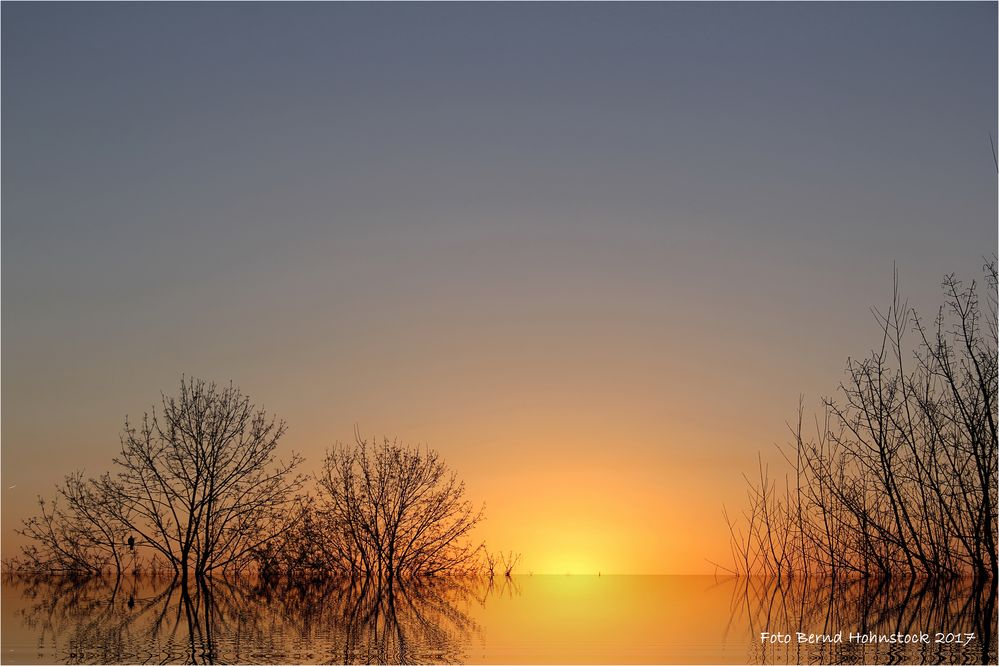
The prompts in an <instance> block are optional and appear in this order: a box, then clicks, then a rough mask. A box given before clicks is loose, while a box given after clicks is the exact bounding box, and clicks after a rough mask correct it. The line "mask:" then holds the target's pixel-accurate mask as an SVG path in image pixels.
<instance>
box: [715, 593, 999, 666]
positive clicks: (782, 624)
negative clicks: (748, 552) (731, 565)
mask: <svg viewBox="0 0 999 666" xmlns="http://www.w3.org/2000/svg"><path fill="white" fill-rule="evenodd" d="M995 622H996V587H995V583H994V581H992V580H989V579H984V580H975V579H972V578H953V579H948V580H932V579H925V578H924V579H918V578H906V577H902V578H894V579H880V580H878V579H871V578H868V579H863V578H860V579H856V578H855V579H849V580H844V579H839V580H835V579H828V578H826V579H818V580H816V579H812V580H809V581H795V582H790V583H789V582H787V581H785V582H783V583H781V582H779V581H777V580H776V579H773V578H762V577H743V578H739V579H736V580H735V593H734V594H733V597H732V617H731V622H730V627H732V626H740V627H745V626H746V625H748V626H749V629H750V635H751V636H753V637H754V641H753V644H754V648H755V649H754V651H753V653H752V655H751V661H755V662H758V663H774V662H785V663H823V664H840V663H860V664H865V663H976V664H978V663H981V664H987V663H994V662H995V660H996V629H995ZM764 631H768V632H783V633H787V634H791V639H790V642H789V643H787V644H780V643H767V642H763V641H761V640H760V634H761V632H764ZM797 632H803V633H805V634H806V635H807V634H812V633H814V634H820V635H835V634H836V633H837V632H842V635H843V643H839V644H833V643H826V644H811V645H810V644H808V643H804V644H802V643H799V642H798V640H797V636H796V633H797ZM871 632H873V633H874V634H876V635H882V634H883V635H891V634H896V633H901V634H910V635H911V634H920V633H922V634H928V636H929V641H930V642H929V643H928V644H927V643H918V644H908V645H906V644H890V643H880V644H871V643H867V644H865V643H861V642H852V643H851V642H849V640H848V638H849V635H850V634H851V633H857V634H868V633H871ZM937 632H941V633H943V634H947V633H952V632H957V633H961V634H965V633H973V634H974V635H975V638H974V639H973V640H972V641H971V642H970V643H969V644H967V645H960V644H957V643H949V644H948V643H937V642H935V639H936V638H937V636H936V634H937Z"/></svg>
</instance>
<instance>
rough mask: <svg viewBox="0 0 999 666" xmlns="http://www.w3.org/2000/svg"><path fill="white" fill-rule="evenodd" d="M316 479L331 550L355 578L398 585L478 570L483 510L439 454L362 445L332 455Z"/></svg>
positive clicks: (390, 444) (397, 446) (385, 443)
mask: <svg viewBox="0 0 999 666" xmlns="http://www.w3.org/2000/svg"><path fill="white" fill-rule="evenodd" d="M317 480H318V482H319V487H320V489H321V490H322V493H321V494H320V503H321V505H322V509H323V512H324V515H325V517H326V520H327V529H328V530H329V531H331V532H332V536H331V538H330V543H332V544H334V547H335V548H336V549H337V551H338V553H339V555H340V557H341V558H342V559H343V561H344V562H345V563H346V566H347V567H348V568H349V570H350V571H351V572H353V573H356V574H360V575H364V576H369V577H377V578H379V579H382V578H384V579H388V580H393V579H395V578H401V577H404V576H415V575H434V574H441V573H454V572H457V571H460V570H463V569H465V568H471V567H472V565H473V562H474V559H475V558H476V556H477V554H478V552H479V550H480V548H481V546H480V545H473V544H472V543H470V542H469V540H468V539H469V536H470V533H471V531H472V529H473V528H474V527H475V526H476V524H478V522H479V521H480V520H482V516H483V514H482V510H481V509H478V510H477V509H475V508H474V507H473V506H472V504H471V502H469V501H468V500H466V499H465V486H464V483H462V482H460V481H458V479H457V477H456V476H455V474H454V473H453V472H449V471H448V469H447V466H446V465H445V464H444V461H443V460H441V459H440V457H439V456H438V454H437V453H436V452H435V451H432V450H430V449H421V448H407V447H404V446H403V445H401V444H399V443H397V442H390V441H388V440H384V441H383V442H382V443H381V444H369V443H368V442H366V441H363V440H361V439H360V438H358V441H357V444H356V445H355V446H351V447H346V446H342V445H337V446H335V447H334V448H333V449H332V450H330V451H328V452H327V455H326V459H325V460H324V462H323V467H322V470H321V471H320V473H319V475H318V477H317Z"/></svg>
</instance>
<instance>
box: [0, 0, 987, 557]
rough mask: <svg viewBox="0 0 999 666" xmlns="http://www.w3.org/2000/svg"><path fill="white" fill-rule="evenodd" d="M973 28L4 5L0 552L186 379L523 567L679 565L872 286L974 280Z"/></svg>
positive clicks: (840, 14)
mask: <svg viewBox="0 0 999 666" xmlns="http://www.w3.org/2000/svg"><path fill="white" fill-rule="evenodd" d="M996 7H997V6H996V3H953V4H950V3H943V4H937V3H918V4H909V3H889V4H868V3H819V4H792V3H775V4H757V3H749V4H739V5H733V4H725V3H706V4H628V5H622V4H600V3H597V4H593V3H587V4H563V3H556V4H520V3H510V4H451V3H445V4H422V3H415V4H389V3H375V4H313V3H306V4H293V5H287V4H257V3H254V4H237V3H215V4H195V3H176V4H160V3H154V4H145V3H143V4H119V3H114V4H94V3H82V4H56V3H39V4H21V3H11V2H5V3H3V6H2V8H0V11H2V19H3V20H2V83H3V90H2V106H3V109H2V110H3V113H2V130H3V139H4V141H3V145H2V151H3V155H2V157H3V174H2V178H3V181H2V182H3V201H2V203H3V211H2V212H3V217H2V298H3V301H2V315H3V347H2V380H3V400H2V483H3V487H2V535H0V537H2V554H3V556H4V557H9V556H11V555H13V554H15V553H16V551H17V547H18V546H19V545H20V541H19V537H17V536H16V535H15V534H14V531H13V530H14V528H15V527H17V525H18V524H19V520H20V519H21V518H23V517H24V516H25V515H27V514H28V513H30V512H31V511H32V506H33V501H34V498H35V496H36V495H37V494H39V493H42V494H46V495H48V494H50V493H51V490H52V487H53V485H54V483H55V482H56V481H58V480H59V479H60V478H61V477H62V475H63V474H65V473H68V472H70V471H72V470H73V469H75V468H84V469H86V471H87V472H90V473H95V474H96V473H99V472H101V471H104V470H105V469H108V468H109V465H110V460H111V458H112V457H113V456H114V454H115V453H116V451H117V449H118V433H119V431H120V429H121V424H122V420H123V418H124V416H125V415H126V414H131V415H133V416H136V415H139V414H141V413H142V412H143V411H144V410H146V409H148V408H149V407H150V406H151V405H152V404H153V403H154V402H156V401H157V399H158V396H159V392H160V391H161V390H162V391H165V392H168V393H170V392H174V391H175V390H176V388H177V386H178V384H179V381H180V377H181V374H182V373H185V374H187V375H188V376H192V375H193V376H197V377H203V378H206V379H215V380H219V381H228V380H232V381H234V382H235V383H236V384H237V385H239V386H240V387H241V388H242V389H243V391H244V392H246V393H248V394H249V395H250V396H251V397H252V398H253V399H254V400H255V401H256V402H257V403H258V404H263V405H265V406H266V407H267V408H268V409H269V410H272V411H274V412H276V413H277V414H278V415H280V416H281V417H283V418H285V419H286V420H287V421H288V423H289V431H288V435H287V437H286V439H285V441H284V443H283V448H284V449H285V450H286V451H287V450H290V449H296V450H298V451H301V452H302V453H303V454H305V456H306V457H307V459H308V461H309V464H310V469H311V468H314V467H312V466H314V465H317V464H318V462H319V460H320V458H321V456H322V450H323V449H324V447H326V446H328V445H330V444H332V443H333V442H335V441H337V440H340V441H350V440H351V439H352V437H353V434H352V433H353V428H354V424H357V426H358V427H359V429H360V431H361V432H362V433H364V434H365V435H368V436H382V435H387V436H390V437H394V436H398V437H400V438H402V439H403V440H404V441H406V442H410V443H414V444H415V443H426V444H429V445H431V446H433V447H434V448H436V449H438V450H439V451H440V452H441V453H442V454H443V455H444V457H445V459H446V460H447V461H448V463H449V464H450V465H451V466H452V467H453V468H455V469H456V470H457V471H458V472H459V473H460V474H461V476H462V477H463V478H464V479H465V480H466V482H467V488H468V492H469V494H470V496H471V497H472V498H474V499H476V500H481V501H484V502H485V503H486V505H487V513H488V520H487V522H486V523H485V524H484V525H483V527H482V536H483V538H485V539H486V540H487V541H488V543H489V544H490V546H492V547H493V548H503V549H514V550H520V551H522V552H523V553H524V567H523V569H524V571H528V570H530V571H534V572H536V573H543V572H549V573H564V572H567V571H568V572H574V573H593V572H596V571H598V570H599V571H602V572H604V573H698V572H705V571H706V572H710V571H712V567H711V566H710V565H708V564H707V563H706V562H705V560H704V558H705V557H711V558H723V557H725V556H726V554H727V552H728V551H727V546H726V544H727V541H726V539H727V532H726V528H725V525H724V522H723V520H722V516H721V507H722V504H723V503H726V504H728V505H729V506H730V507H733V508H734V507H737V506H738V505H739V504H740V501H741V498H742V497H743V495H744V492H743V481H742V477H741V475H742V473H743V472H749V471H752V470H753V468H754V466H755V462H756V455H757V451H760V450H762V451H764V453H765V454H766V455H770V456H774V455H775V454H774V453H773V452H774V448H773V445H774V443H776V442H782V441H785V440H786V434H787V431H786V426H785V421H787V420H789V419H791V418H793V417H794V416H795V410H796V408H797V402H798V396H799V394H804V396H805V399H806V401H807V402H808V404H809V405H811V406H813V407H814V406H815V405H816V404H817V402H818V400H819V399H820V398H821V396H823V395H829V394H831V393H833V392H834V391H835V389H836V386H837V384H838V382H839V381H840V379H841V378H842V376H843V374H842V370H843V367H844V364H845V361H846V359H847V357H848V356H851V355H852V356H863V355H864V354H866V353H867V352H868V350H869V349H870V348H871V347H872V346H873V345H874V344H875V343H876V342H877V328H876V325H875V323H874V321H873V320H872V318H871V316H870V311H869V309H870V307H872V306H875V305H879V304H884V303H885V302H886V301H887V300H888V299H890V297H891V289H892V263H893V262H895V264H896V265H897V266H898V270H899V273H900V276H901V280H902V287H903V290H904V292H905V294H906V295H907V296H908V297H909V298H910V301H911V302H912V303H913V304H914V305H917V306H919V307H921V308H922V309H923V310H924V311H929V309H930V308H931V307H935V304H937V303H938V302H940V300H941V299H940V297H939V283H940V280H941V278H942V277H943V275H944V274H945V273H948V272H957V273H959V274H961V275H964V276H967V277H969V278H971V277H978V276H980V275H981V271H980V267H981V265H982V263H983V257H984V256H987V255H991V254H992V253H993V252H995V248H996V245H997V227H996V216H997V209H996V192H997V190H996V170H995V167H994V165H993V162H992V154H991V152H990V148H989V143H988V134H989V132H992V133H993V135H994V134H995V132H996V115H997V108H996V99H997V85H996V81H997V67H996V61H997V48H996V47H997V39H996V22H997V9H996Z"/></svg>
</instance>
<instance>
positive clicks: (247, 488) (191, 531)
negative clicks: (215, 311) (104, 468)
mask: <svg viewBox="0 0 999 666" xmlns="http://www.w3.org/2000/svg"><path fill="white" fill-rule="evenodd" d="M284 432H285V424H284V422H283V421H277V420H275V419H274V417H272V416H268V415H267V413H266V412H265V411H264V410H263V409H257V408H256V407H254V405H253V404H251V403H250V400H249V398H248V397H246V396H245V395H243V394H242V393H240V391H239V390H238V389H237V388H236V387H234V386H232V385H231V384H230V385H229V386H225V387H218V386H216V385H215V384H214V383H212V384H209V383H206V382H204V381H202V380H196V379H190V380H188V379H182V380H181V385H180V394H179V396H177V397H176V398H174V397H168V396H163V399H162V404H161V408H160V409H159V410H157V409H155V408H154V409H153V410H152V412H151V413H150V414H146V415H145V416H144V417H143V419H142V422H141V423H140V424H138V425H134V424H132V423H131V422H129V421H128V420H126V423H125V429H124V432H123V433H122V437H121V453H120V454H119V455H118V456H117V457H116V458H115V459H114V462H115V465H116V466H117V468H118V470H119V471H118V473H117V475H116V476H114V477H110V476H109V477H105V482H106V488H107V493H108V494H109V495H111V496H113V497H114V498H115V500H116V501H115V502H114V503H113V504H114V509H115V516H116V518H117V519H118V520H120V521H121V522H122V523H123V524H124V525H126V526H127V527H128V528H129V529H130V530H132V531H133V532H134V533H135V534H136V535H137V536H138V538H139V542H140V543H141V544H142V545H144V546H147V547H149V548H152V549H154V550H155V551H156V552H158V553H160V554H161V555H162V556H163V557H164V558H165V559H166V561H167V562H168V563H170V565H172V566H173V568H174V571H175V572H176V573H178V574H180V575H181V576H182V577H183V578H184V579H185V580H186V578H187V576H188V572H189V571H190V570H193V571H194V573H195V574H196V575H198V576H202V575H205V574H208V573H210V572H212V571H216V570H220V569H225V568H227V567H238V566H240V565H241V564H244V563H245V562H246V561H248V560H249V557H250V554H251V553H252V551H253V550H254V549H255V548H259V547H260V546H261V545H262V544H264V543H266V542H268V541H270V540H272V539H274V538H276V537H277V536H278V535H280V534H281V533H282V532H283V531H285V530H286V529H289V528H290V526H291V524H292V521H291V520H289V514H290V515H294V512H289V511H288V508H289V507H290V506H291V505H292V503H293V502H294V500H295V492H296V491H297V490H298V489H299V488H300V487H301V485H302V482H303V479H302V477H301V476H299V475H296V469H297V468H298V466H299V464H300V463H301V461H302V459H301V458H300V457H299V456H298V455H294V454H293V455H292V456H291V458H290V459H289V460H288V461H287V462H281V461H279V460H277V458H276V454H275V449H276V448H277V445H278V441H279V440H280V439H281V437H282V435H284Z"/></svg>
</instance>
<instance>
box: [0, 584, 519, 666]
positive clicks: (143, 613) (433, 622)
mask: <svg viewBox="0 0 999 666" xmlns="http://www.w3.org/2000/svg"><path fill="white" fill-rule="evenodd" d="M7 583H8V584H14V585H18V586H19V587H21V588H22V590H21V593H22V598H23V599H24V600H25V602H26V606H25V607H24V608H23V609H22V610H21V611H20V613H21V616H22V620H23V623H24V625H25V627H26V628H27V629H29V630H30V631H32V632H33V633H34V634H35V635H36V636H37V637H38V645H39V646H51V647H52V648H53V649H54V651H55V654H54V655H53V656H55V657H56V659H57V660H58V661H60V662H64V663H148V662H186V663H227V662H239V663H255V662H267V663H282V662H290V663H390V664H397V663H425V662H433V663H458V662H462V661H464V660H465V650H466V649H467V646H468V643H469V640H470V639H471V638H472V637H473V636H474V635H476V633H477V632H478V626H477V624H476V623H475V622H474V621H473V620H472V619H471V617H470V616H469V615H468V613H467V608H468V606H469V605H470V604H475V603H479V604H484V603H485V602H486V599H487V598H488V597H489V595H491V594H494V593H496V592H497V591H499V589H498V588H494V587H493V586H492V584H490V583H489V582H488V581H485V580H479V579H462V580H450V579H448V580H445V579H435V578H428V579H424V580H419V581H410V582H406V583H399V582H396V583H395V584H393V585H387V584H385V583H382V584H379V583H378V582H376V581H366V580H353V581H350V580H346V581H336V582H332V581H331V582H325V583H313V584H291V585H287V584H282V585H268V584H265V583H262V582H259V581H250V582H242V583H233V582H229V581H224V580H205V581H202V582H200V583H199V584H197V585H191V586H189V587H188V588H184V587H182V586H180V585H177V584H175V583H174V581H172V580H164V579H159V580H157V579H150V578H140V579H122V580H121V581H119V582H114V581H109V580H103V579H97V578H92V579H87V580H82V581H74V580H71V579H60V578H53V577H47V578H44V579H41V578H40V579H33V580H27V579H17V580H14V581H10V580H9V581H7Z"/></svg>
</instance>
